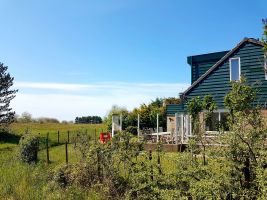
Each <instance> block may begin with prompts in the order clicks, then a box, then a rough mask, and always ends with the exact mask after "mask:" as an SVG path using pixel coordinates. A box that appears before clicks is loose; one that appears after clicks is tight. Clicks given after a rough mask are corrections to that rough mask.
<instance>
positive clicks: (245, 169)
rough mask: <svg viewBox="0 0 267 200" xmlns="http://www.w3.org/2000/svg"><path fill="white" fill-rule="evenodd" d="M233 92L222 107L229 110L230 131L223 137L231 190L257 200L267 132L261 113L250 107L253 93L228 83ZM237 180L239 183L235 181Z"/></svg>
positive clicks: (244, 86) (241, 84) (243, 83)
mask: <svg viewBox="0 0 267 200" xmlns="http://www.w3.org/2000/svg"><path fill="white" fill-rule="evenodd" d="M231 85H232V89H231V91H230V92H229V93H228V94H227V95H226V96H225V99H224V102H225V106H226V107H227V108H228V109H229V111H230V119H229V127H230V131H229V132H228V133H227V135H226V143H227V144H228V145H229V147H228V148H227V149H226V151H225V153H226V158H227V160H229V161H230V162H231V163H232V174H233V176H232V184H233V190H235V191H233V192H234V193H236V194H237V195H248V196H250V198H251V199H256V197H257V196H258V195H260V191H259V184H258V182H259V181H258V178H259V177H260V176H261V174H258V171H262V170H263V168H264V166H265V165H266V162H267V160H266V151H265V150H264V142H265V139H266V129H265V128H264V119H263V117H262V116H261V110H260V107H258V106H255V105H254V106H253V103H254V102H255V100H256V90H255V88H253V87H251V86H250V85H248V84H247V82H246V80H245V78H244V77H242V78H241V81H238V82H236V81H234V82H231ZM237 180H238V181H237Z"/></svg>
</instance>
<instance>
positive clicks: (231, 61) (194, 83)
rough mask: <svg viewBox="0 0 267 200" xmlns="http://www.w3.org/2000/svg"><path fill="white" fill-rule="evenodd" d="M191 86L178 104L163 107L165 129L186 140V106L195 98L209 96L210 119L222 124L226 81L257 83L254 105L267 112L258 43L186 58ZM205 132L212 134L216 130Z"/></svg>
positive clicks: (247, 41) (264, 72)
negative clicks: (212, 103) (213, 105)
mask: <svg viewBox="0 0 267 200" xmlns="http://www.w3.org/2000/svg"><path fill="white" fill-rule="evenodd" d="M187 62H188V64H189V65H190V66H191V86H190V87H189V88H188V89H187V90H186V91H184V92H183V93H181V94H180V98H181V100H182V103H181V104H179V105H175V104H173V105H167V129H168V131H170V132H178V134H179V135H180V136H182V139H184V140H186V139H187V138H188V137H189V136H190V135H191V122H190V117H189V116H188V114H187V102H188V101H189V100H190V99H191V98H192V97H196V96H200V97H203V96H205V95H208V94H209V95H212V97H213V99H214V100H215V102H216V104H217V107H218V109H217V110H216V111H215V113H214V116H213V119H214V124H215V123H216V122H220V123H223V122H224V121H225V119H226V115H227V113H228V111H227V109H226V108H225V107H224V97H225V95H226V94H227V93H228V92H229V90H230V81H238V80H240V76H241V75H243V76H245V77H246V79H247V81H248V83H249V84H251V85H253V84H254V83H255V82H260V87H259V93H258V97H257V102H255V103H257V105H261V106H262V107H263V108H267V70H266V68H267V65H266V58H265V56H264V51H263V44H262V42H260V41H259V40H256V39H252V38H244V39H243V40H242V41H241V42H240V43H239V44H237V45H236V46H235V47H234V48H233V49H232V50H230V51H222V52H216V53H209V54H203V55H196V56H189V57H188V58H187ZM207 131H216V126H214V127H209V130H207Z"/></svg>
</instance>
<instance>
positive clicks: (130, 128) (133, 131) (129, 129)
mask: <svg viewBox="0 0 267 200" xmlns="http://www.w3.org/2000/svg"><path fill="white" fill-rule="evenodd" d="M125 132H128V133H131V134H133V135H137V127H136V126H128V127H127V128H126V129H125Z"/></svg>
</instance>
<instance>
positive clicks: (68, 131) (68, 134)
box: [68, 130, 70, 143]
mask: <svg viewBox="0 0 267 200" xmlns="http://www.w3.org/2000/svg"><path fill="white" fill-rule="evenodd" d="M68 143H70V131H69V130H68Z"/></svg>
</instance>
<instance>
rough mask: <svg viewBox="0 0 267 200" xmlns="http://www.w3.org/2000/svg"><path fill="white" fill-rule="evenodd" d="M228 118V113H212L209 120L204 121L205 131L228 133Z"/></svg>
mask: <svg viewBox="0 0 267 200" xmlns="http://www.w3.org/2000/svg"><path fill="white" fill-rule="evenodd" d="M228 116H229V113H228V112H225V111H219V112H214V113H212V115H211V117H210V119H208V120H207V121H206V131H229V127H228V123H227V119H228Z"/></svg>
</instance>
